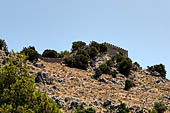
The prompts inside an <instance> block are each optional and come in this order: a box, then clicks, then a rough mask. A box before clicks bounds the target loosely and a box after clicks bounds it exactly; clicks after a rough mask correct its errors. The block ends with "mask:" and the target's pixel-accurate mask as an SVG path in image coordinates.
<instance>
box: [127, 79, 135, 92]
mask: <svg viewBox="0 0 170 113" xmlns="http://www.w3.org/2000/svg"><path fill="white" fill-rule="evenodd" d="M134 86H135V84H134V83H133V82H131V81H130V80H126V81H125V90H129V89H130V88H131V87H134Z"/></svg>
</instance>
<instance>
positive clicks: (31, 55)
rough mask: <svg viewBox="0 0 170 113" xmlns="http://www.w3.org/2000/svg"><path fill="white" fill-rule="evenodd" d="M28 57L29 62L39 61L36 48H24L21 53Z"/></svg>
mask: <svg viewBox="0 0 170 113" xmlns="http://www.w3.org/2000/svg"><path fill="white" fill-rule="evenodd" d="M20 53H22V54H24V55H26V56H27V60H29V61H31V62H32V61H34V60H38V57H39V53H38V52H37V51H36V50H35V47H34V46H29V47H28V48H26V47H24V48H23V50H22V51H21V52H20Z"/></svg>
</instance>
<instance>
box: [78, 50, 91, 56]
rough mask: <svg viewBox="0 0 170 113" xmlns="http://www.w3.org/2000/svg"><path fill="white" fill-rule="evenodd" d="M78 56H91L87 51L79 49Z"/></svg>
mask: <svg viewBox="0 0 170 113" xmlns="http://www.w3.org/2000/svg"><path fill="white" fill-rule="evenodd" d="M76 55H84V56H86V57H89V54H88V52H87V50H85V49H78V51H77V54H76Z"/></svg>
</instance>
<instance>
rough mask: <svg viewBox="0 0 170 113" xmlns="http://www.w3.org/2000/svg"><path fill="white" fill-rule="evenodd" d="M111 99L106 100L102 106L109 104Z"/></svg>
mask: <svg viewBox="0 0 170 113" xmlns="http://www.w3.org/2000/svg"><path fill="white" fill-rule="evenodd" d="M111 103H112V101H111V100H106V101H105V102H104V104H103V106H104V107H107V106H109V105H111Z"/></svg>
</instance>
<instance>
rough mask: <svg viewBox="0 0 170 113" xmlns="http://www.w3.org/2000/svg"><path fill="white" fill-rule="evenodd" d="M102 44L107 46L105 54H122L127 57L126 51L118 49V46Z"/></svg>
mask: <svg viewBox="0 0 170 113" xmlns="http://www.w3.org/2000/svg"><path fill="white" fill-rule="evenodd" d="M104 44H105V45H106V46H107V53H108V54H109V55H111V56H115V55H116V54H118V53H122V54H123V56H125V57H128V51H127V50H125V49H123V48H120V47H118V46H115V45H112V44H110V43H107V42H104Z"/></svg>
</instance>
